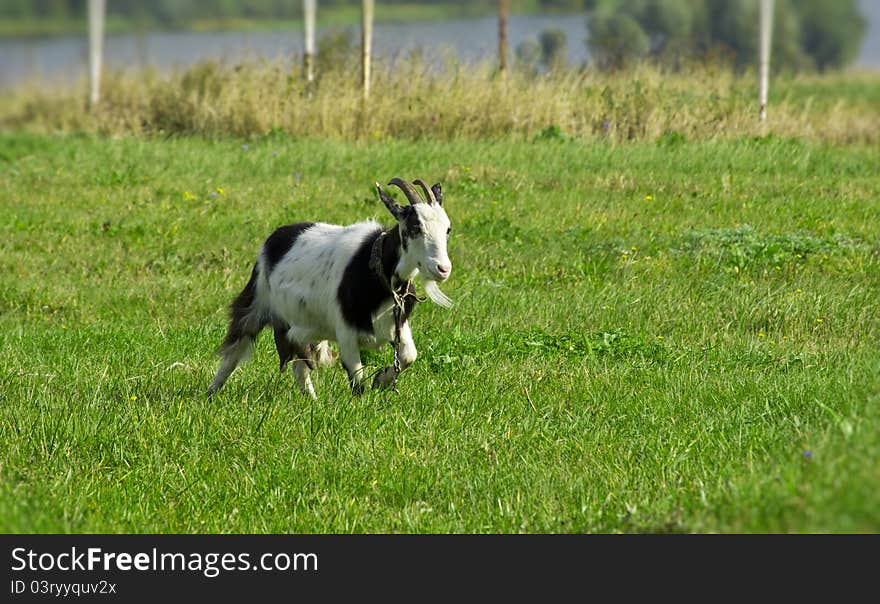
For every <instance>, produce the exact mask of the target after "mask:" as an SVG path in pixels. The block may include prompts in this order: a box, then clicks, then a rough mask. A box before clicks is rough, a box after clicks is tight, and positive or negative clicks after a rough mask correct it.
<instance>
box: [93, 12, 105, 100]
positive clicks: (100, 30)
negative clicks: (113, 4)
mask: <svg viewBox="0 0 880 604" xmlns="http://www.w3.org/2000/svg"><path fill="white" fill-rule="evenodd" d="M105 8H106V0H89V102H90V103H91V104H92V105H95V104H97V102H98V101H100V100H101V61H102V58H103V54H104V9H105Z"/></svg>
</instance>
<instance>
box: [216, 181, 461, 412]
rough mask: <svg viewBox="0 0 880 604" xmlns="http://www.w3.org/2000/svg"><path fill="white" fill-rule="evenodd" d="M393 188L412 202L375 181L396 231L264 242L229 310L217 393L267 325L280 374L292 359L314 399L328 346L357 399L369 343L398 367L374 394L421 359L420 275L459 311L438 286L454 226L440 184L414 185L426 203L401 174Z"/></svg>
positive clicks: (299, 232)
mask: <svg viewBox="0 0 880 604" xmlns="http://www.w3.org/2000/svg"><path fill="white" fill-rule="evenodd" d="M388 184H390V185H396V186H398V187H400V188H401V189H402V190H403V192H404V194H405V195H406V197H407V199H408V200H409V202H410V205H409V206H401V205H400V204H398V203H397V202H396V201H394V199H392V198H391V197H390V196H389V195H388V194H387V193H386V192H385V191H383V190H382V187H381V186H380V185H379V183H376V189H377V190H378V192H379V198H380V199H381V200H382V202H383V203H384V204H385V207H387V208H388V210H389V211H390V212H391V214H392V215H393V216H394V218H395V219H396V220H397V224H396V225H395V226H393V227H391V228H389V229H384V228H383V227H382V226H381V225H380V224H379V223H377V222H375V221H367V222H358V223H356V224H353V225H350V226H338V225H334V224H323V223H312V222H304V223H299V224H291V225H287V226H283V227H281V228H279V229H277V230H276V231H275V232H274V233H272V234H271V235H270V236H269V238H268V239H266V242H265V243H264V244H263V247H262V249H261V250H260V253H259V256H258V257H257V261H256V264H255V265H254V268H253V271H252V272H251V278H250V281H248V284H247V285H246V286H245V288H244V290H243V291H242V292H241V293H240V294H239V295H238V297H237V298H236V299H235V300H234V301H233V303H232V305H231V307H230V315H231V318H230V322H229V331H228V333H227V335H226V339H225V340H224V341H223V344H222V346H221V348H220V354H221V355H222V357H223V361H222V363H221V364H220V368H219V369H218V370H217V375H216V376H214V380H213V381H212V382H211V385H210V387H209V388H208V395H209V396H210V395H212V394H213V393H214V392H216V391H217V390H219V389H220V388H221V387H222V386H223V384H224V383H226V380H227V379H228V378H229V375H230V374H231V373H232V372H233V371H234V370H235V368H236V367H237V366H238V364H239V363H240V362H241V361H242V360H244V359H246V358H247V357H248V356H250V354H251V352H252V351H253V345H254V340H255V339H256V337H257V334H259V333H260V331H261V330H262V329H263V328H264V327H265V326H267V325H271V326H272V328H273V329H274V331H275V346H276V348H277V350H278V356H279V360H280V366H281V371H284V369H285V367H286V366H287V364H288V363H289V362H290V361H293V372H294V374H295V375H296V379H297V383H298V385H299V388H300V390H301V391H302V392H304V393H308V394H309V395H310V396H311V397H312V398H314V397H315V389H314V387H313V385H312V381H311V379H310V377H309V372H310V370H312V369H315V368H316V367H317V366H321V365H329V364H330V363H332V362H333V360H334V353H332V352H331V350H330V347H329V344H328V340H335V341H336V342H337V343H338V345H339V357H340V359H341V361H342V366H343V367H344V368H345V370H346V372H348V378H349V380H350V384H351V388H352V391H353V392H355V393H360V392H362V391H363V388H364V387H363V380H364V375H363V373H364V367H363V365H362V364H361V356H360V347H361V346H365V347H371V348H379V347H381V346H383V345H384V344H388V343H390V344H391V345H392V346H393V347H394V364H393V365H391V366H389V367H386V368H385V369H383V370H382V371H380V372H379V373H378V374H377V375H376V377H375V379H374V380H373V387H374V388H382V387H388V386H391V385H392V384H394V382H395V380H396V379H397V376H398V374H399V373H400V372H401V371H403V370H404V369H406V368H407V367H409V366H410V365H411V364H412V363H413V361H415V359H416V347H415V344H414V343H413V338H412V332H411V331H410V327H409V315H410V313H411V312H412V310H413V308H414V307H415V303H416V300H417V298H416V295H415V288H414V287H413V284H412V279H414V278H415V276H416V275H417V274H421V277H422V282H423V284H424V289H425V293H426V294H427V296H428V297H429V298H430V299H431V300H432V301H433V302H435V303H437V304H440V305H441V306H445V307H449V306H451V302H450V300H449V298H447V297H446V296H445V295H444V294H443V292H441V291H440V289H439V288H438V287H437V283H438V282H440V283H442V282H443V281H445V280H446V279H447V278H449V274H450V272H451V271H452V264H451V263H450V261H449V255H448V254H447V251H446V241H447V238H448V235H449V232H450V230H451V229H450V223H449V217H448V216H447V215H446V211H445V210H444V209H443V207H442V203H443V198H442V193H441V189H440V183H437V184H435V185H434V186H433V187H431V188H428V186H427V185H426V184H425V183H424V182H423V181H421V180H418V179H417V180H414V181H413V184H415V185H418V186H419V187H421V189H422V190H423V191H424V193H425V197H426V199H425V200H423V199H422V198H421V197H420V196H419V194H418V192H417V191H416V189H415V187H414V186H413V185H412V184H410V183H408V182H406V181H404V180H401V179H400V178H394V179H392V180H391V182H389V183H388Z"/></svg>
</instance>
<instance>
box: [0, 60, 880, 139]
mask: <svg viewBox="0 0 880 604" xmlns="http://www.w3.org/2000/svg"><path fill="white" fill-rule="evenodd" d="M357 64H358V63H357V61H356V60H352V61H351V62H350V63H344V62H343V64H342V66H340V65H336V66H333V65H332V64H331V65H330V66H329V67H327V68H326V69H323V70H319V74H318V79H317V81H316V82H315V83H313V84H311V85H310V84H308V83H307V82H306V81H305V78H304V76H303V73H302V71H301V70H300V68H299V67H297V66H292V65H291V64H290V63H289V62H286V61H257V62H244V63H241V64H227V63H223V62H217V61H205V62H202V63H200V64H197V65H195V66H193V67H191V68H188V69H185V70H181V71H179V72H176V73H174V74H171V75H168V74H161V73H158V72H156V71H154V70H137V69H131V70H127V71H123V72H111V73H108V74H107V76H106V77H105V78H104V79H103V80H102V82H103V83H102V100H101V102H100V103H99V104H98V105H96V106H95V107H91V108H89V107H87V106H86V103H85V99H86V98H87V92H86V83H85V82H84V81H81V82H79V83H78V84H77V85H74V86H71V85H66V84H65V85H57V84H55V85H53V84H51V83H47V82H39V81H37V82H32V83H30V84H25V85H22V86H20V87H17V88H16V89H15V90H11V91H7V92H6V93H4V94H0V131H3V130H15V131H21V130H27V131H30V132H35V133H58V132H92V133H98V134H105V135H112V136H120V135H138V136H139V135H144V134H146V135H151V136H169V135H177V134H197V135H200V136H208V137H226V136H237V137H246V138H249V137H264V136H266V135H267V134H270V133H275V134H284V135H288V136H294V137H297V138H303V137H304V138H312V139H317V138H322V139H334V140H347V141H351V140H359V141H364V142H381V141H386V140H388V139H410V140H412V139H429V140H460V139H462V138H467V139H493V140H497V139H505V140H507V139H510V138H515V139H523V138H525V139H533V138H535V137H541V138H551V139H552V138H557V139H568V138H574V139H577V140H580V141H609V140H610V141H614V142H630V141H661V140H667V141H671V142H673V143H678V142H681V139H684V140H686V141H693V140H709V139H713V140H714V139H721V138H731V139H740V138H743V137H748V136H764V135H766V134H767V133H770V132H772V133H774V134H775V135H776V136H782V137H787V138H799V139H803V140H812V141H824V142H832V143H838V144H849V143H857V144H866V143H874V144H880V111H878V110H877V108H878V107H880V74H878V73H877V72H849V73H836V74H827V75H816V74H801V75H781V76H779V77H775V78H774V80H773V87H772V93H771V96H770V104H769V110H768V114H769V117H768V121H767V123H766V124H762V123H761V122H759V121H758V120H757V119H756V116H757V112H758V111H757V106H756V99H757V98H758V90H757V77H756V76H755V74H754V73H749V72H743V73H739V72H735V71H733V70H732V69H730V68H727V67H723V66H718V65H713V64H694V65H692V66H691V68H689V69H686V70H683V71H680V72H670V71H668V70H666V69H663V68H660V67H657V66H652V65H647V64H646V65H641V66H638V67H637V68H634V69H632V70H627V71H621V72H603V71H599V70H594V69H585V70H581V69H560V70H557V71H553V72H550V73H546V74H532V73H530V72H528V70H525V69H518V68H517V69H511V70H510V71H509V73H507V74H506V75H499V74H498V73H497V72H496V68H495V66H494V65H493V64H491V63H483V64H479V65H461V64H459V63H458V62H457V60H456V59H455V58H454V57H452V56H451V57H449V62H448V64H446V65H445V66H443V67H439V66H436V65H433V66H432V65H430V64H429V63H428V62H427V61H426V60H425V59H424V57H421V56H419V54H418V53H415V55H414V56H412V57H408V58H402V59H400V60H399V61H397V62H396V63H394V64H389V63H388V62H387V61H377V64H376V65H375V71H374V75H373V83H372V89H373V93H372V96H371V98H370V101H369V103H368V104H364V103H363V97H362V93H361V91H360V89H359V88H358V86H357V82H359V79H360V74H359V72H358V71H357V68H356V66H357Z"/></svg>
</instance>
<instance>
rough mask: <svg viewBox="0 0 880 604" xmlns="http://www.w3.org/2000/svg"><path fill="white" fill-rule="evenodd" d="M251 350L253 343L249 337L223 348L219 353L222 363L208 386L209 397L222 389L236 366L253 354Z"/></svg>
mask: <svg viewBox="0 0 880 604" xmlns="http://www.w3.org/2000/svg"><path fill="white" fill-rule="evenodd" d="M253 349H254V341H253V339H251V338H249V337H244V338H242V339H240V340H238V341H237V342H235V343H234V344H232V345H230V346H226V347H224V348H223V351H222V353H221V354H222V355H223V361H222V362H221V363H220V368H219V369H218V370H217V374H216V375H215V376H214V379H213V380H212V381H211V385H210V386H208V396H209V397H210V396H212V395H213V394H214V393H215V392H217V391H218V390H220V388H222V387H223V384H225V383H226V380H228V379H229V376H230V375H231V374H232V372H233V371H235V368H236V367H238V364H239V363H241V362H242V361H243V360H245V359H247V358H248V357H249V356H250V355H251V353H252V352H253Z"/></svg>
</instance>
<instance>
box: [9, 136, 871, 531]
mask: <svg viewBox="0 0 880 604" xmlns="http://www.w3.org/2000/svg"><path fill="white" fill-rule="evenodd" d="M877 161H878V150H877V147H876V145H864V144H850V145H835V144H830V143H826V142H821V141H812V142H811V141H808V140H791V139H781V138H777V137H772V136H771V137H741V138H738V139H728V140H714V141H712V140H707V141H703V142H699V141H686V140H684V139H683V138H680V137H665V138H661V139H660V140H659V141H658V142H633V143H629V144H626V145H616V144H612V143H610V142H605V141H574V140H567V139H560V138H555V137H537V138H535V139H533V140H513V141H506V142H503V143H500V142H497V141H496V142H491V141H485V142H477V141H463V140H459V141H455V140H452V141H427V140H425V141H416V142H405V141H393V140H389V141H374V142H369V141H361V142H341V141H339V142H334V141H318V140H309V139H292V138H289V137H286V136H283V135H280V134H274V135H271V136H267V137H259V138H251V139H247V140H242V139H237V138H218V139H215V140H206V139H203V138H198V137H180V138H177V137H171V138H166V139H158V138H136V137H131V136H122V137H102V136H95V135H66V136H44V135H33V134H23V133H18V134H8V133H7V134H5V135H0V190H2V191H3V193H2V195H0V217H2V219H0V531H3V532H7V531H13V532H17V531H38V532H43V531H52V532H54V531H59V532H67V531H71V532H83V531H101V532H103V531H109V532H114V531H126V532H129V531H130V532H154V531H157V532H166V531H179V532H190V531H193V532H202V531H219V532H226V531H229V532H251V531H253V532H265V531H271V532H285V531H294V532H376V531H380V532H384V531H395V532H396V531H405V532H409V531H417V532H421V531H442V532H447V531H452V532H471V531H473V532H484V531H485V532H517V531H526V532H536V531H561V532H569V531H603V532H604V531H611V532H614V531H697V532H702V531H709V532H712V531H746V532H751V531H795V532H802V531H835V532H837V531H871V532H874V531H878V530H880V505H878V504H880V497H878V493H880V348H878V336H880V318H878V317H880V315H878V300H880V259H878V254H880V238H878V233H880V174H878V172H877ZM396 175H401V176H404V177H407V178H415V177H419V176H421V177H423V178H426V179H431V181H432V182H433V181H434V180H440V181H442V182H443V185H444V197H445V198H446V202H445V203H446V206H447V208H448V212H449V214H450V217H451V218H452V221H453V225H454V226H453V235H452V239H451V241H450V254H451V257H452V260H453V265H454V270H453V275H452V278H451V279H450V281H449V282H448V284H447V285H446V286H445V288H444V290H445V292H446V293H447V294H448V295H449V296H450V297H451V298H453V299H454V300H455V302H456V306H455V307H454V308H453V309H452V310H444V309H442V308H439V307H436V306H433V305H431V304H429V303H428V304H422V305H420V306H419V308H418V309H417V310H416V315H415V318H414V320H413V323H414V331H415V340H416V345H417V347H418V348H419V351H420V357H419V359H418V360H417V361H416V363H415V365H414V366H413V367H412V368H411V369H410V370H409V371H407V372H406V373H405V374H404V376H402V378H401V381H400V384H399V393H396V394H395V393H378V392H368V393H367V394H366V395H364V396H362V397H360V398H355V399H353V398H352V397H351V396H350V395H349V392H348V388H347V385H346V379H345V377H344V372H343V371H342V369H341V368H340V367H339V366H338V365H337V366H334V367H332V368H329V369H325V370H322V371H319V372H318V373H317V374H315V378H316V379H315V383H316V389H317V391H318V401H316V402H312V401H310V400H308V399H306V398H304V397H301V396H299V395H298V394H297V393H296V391H295V387H294V381H293V376H292V375H289V374H288V375H279V374H278V372H277V364H276V360H275V358H274V348H273V347H272V343H271V337H270V336H268V335H266V334H264V336H263V338H262V339H261V340H260V341H259V342H258V347H257V352H256V354H255V357H254V360H253V361H252V362H251V363H249V364H248V365H246V366H244V367H243V368H242V369H241V370H239V371H238V372H236V373H235V374H234V375H233V377H232V378H231V380H230V382H229V383H228V384H227V386H226V388H225V389H224V390H223V391H222V392H221V393H220V394H219V395H218V396H216V397H214V399H213V400H211V401H208V400H206V399H205V398H204V391H205V388H206V386H207V384H208V382H209V381H210V378H211V376H212V375H213V371H214V369H215V367H216V362H217V359H216V357H215V356H214V351H215V349H216V347H217V345H218V344H219V342H220V340H221V339H222V337H223V335H224V328H225V321H226V306H227V304H228V303H229V301H230V300H231V298H232V297H233V296H234V295H235V294H236V293H237V292H238V290H239V289H240V288H241V287H242V286H243V285H244V283H245V281H246V280H247V277H248V272H249V270H250V266H251V263H252V261H253V259H254V256H255V253H256V251H257V249H258V246H259V245H260V242H261V239H262V238H263V237H265V236H266V235H267V234H268V233H269V232H270V231H271V229H272V228H274V227H275V226H278V225H280V224H284V223H288V222H294V221H299V220H315V219H318V220H324V221H333V222H341V223H349V222H354V221H357V220H362V219H365V218H368V217H373V216H375V217H380V218H382V219H384V218H385V217H384V215H383V211H384V210H383V208H381V204H380V203H379V202H378V201H377V200H376V198H375V196H374V193H373V192H372V190H371V183H372V182H373V181H375V180H382V181H387V180H388V179H389V178H391V177H392V176H396ZM389 360H390V350H389V351H388V352H385V353H383V354H373V355H371V356H366V358H365V361H366V362H367V364H368V365H369V366H370V367H371V368H372V369H376V368H379V367H380V366H384V365H385V364H387V363H388V362H389Z"/></svg>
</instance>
